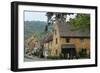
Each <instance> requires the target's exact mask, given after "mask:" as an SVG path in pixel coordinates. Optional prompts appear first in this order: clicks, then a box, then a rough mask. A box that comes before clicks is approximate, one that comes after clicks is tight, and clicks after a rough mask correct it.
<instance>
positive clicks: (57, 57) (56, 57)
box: [47, 56, 60, 59]
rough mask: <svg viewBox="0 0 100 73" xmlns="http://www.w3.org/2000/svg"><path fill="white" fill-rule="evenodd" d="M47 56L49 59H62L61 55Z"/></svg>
mask: <svg viewBox="0 0 100 73" xmlns="http://www.w3.org/2000/svg"><path fill="white" fill-rule="evenodd" d="M47 58H48V59H60V57H59V56H48V57H47Z"/></svg>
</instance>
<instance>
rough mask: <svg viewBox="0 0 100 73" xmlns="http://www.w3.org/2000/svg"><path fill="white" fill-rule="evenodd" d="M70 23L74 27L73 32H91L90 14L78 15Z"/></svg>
mask: <svg viewBox="0 0 100 73" xmlns="http://www.w3.org/2000/svg"><path fill="white" fill-rule="evenodd" d="M69 23H70V24H71V25H72V26H73V29H72V30H80V31H83V32H90V14H77V15H76V17H75V18H74V19H70V21H69Z"/></svg>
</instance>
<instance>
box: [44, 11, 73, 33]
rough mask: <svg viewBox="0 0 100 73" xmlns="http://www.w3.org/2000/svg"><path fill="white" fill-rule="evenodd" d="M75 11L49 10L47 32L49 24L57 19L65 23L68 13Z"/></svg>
mask: <svg viewBox="0 0 100 73" xmlns="http://www.w3.org/2000/svg"><path fill="white" fill-rule="evenodd" d="M71 14H73V13H58V12H47V13H46V16H47V18H48V19H47V23H48V24H47V26H45V32H47V29H48V27H49V25H51V24H53V23H54V22H55V21H59V22H61V23H64V22H65V21H66V18H67V15H71Z"/></svg>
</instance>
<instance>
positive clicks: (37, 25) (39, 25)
mask: <svg viewBox="0 0 100 73" xmlns="http://www.w3.org/2000/svg"><path fill="white" fill-rule="evenodd" d="M46 24H47V23H46V22H43V21H24V38H25V39H27V38H29V37H30V36H31V35H33V34H35V35H36V37H37V38H38V39H39V38H40V37H41V36H42V35H43V33H44V29H45V25H46Z"/></svg>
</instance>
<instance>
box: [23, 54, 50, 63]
mask: <svg viewBox="0 0 100 73" xmlns="http://www.w3.org/2000/svg"><path fill="white" fill-rule="evenodd" d="M48 60H51V59H46V58H39V57H37V56H33V55H32V56H28V55H25V56H24V61H25V62H33V61H48Z"/></svg>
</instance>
